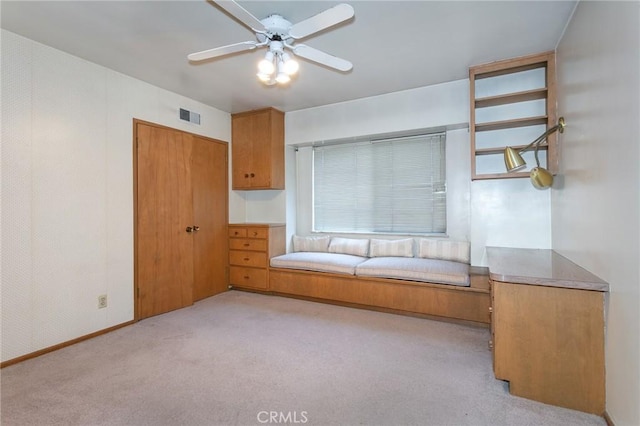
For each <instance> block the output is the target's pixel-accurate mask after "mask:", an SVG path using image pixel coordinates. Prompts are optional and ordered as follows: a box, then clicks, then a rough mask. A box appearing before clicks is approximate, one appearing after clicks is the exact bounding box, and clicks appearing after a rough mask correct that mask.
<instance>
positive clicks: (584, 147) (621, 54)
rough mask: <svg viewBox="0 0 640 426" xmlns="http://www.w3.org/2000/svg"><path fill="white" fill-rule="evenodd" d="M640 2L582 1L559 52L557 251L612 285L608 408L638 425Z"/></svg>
mask: <svg viewBox="0 0 640 426" xmlns="http://www.w3.org/2000/svg"><path fill="white" fill-rule="evenodd" d="M639 28H640V3H639V2H637V1H636V2H580V3H579V4H578V7H577V8H576V11H575V13H574V16H573V18H572V20H571V21H570V23H569V26H568V27H567V30H566V32H565V35H564V37H563V38H562V40H561V42H560V44H559V46H558V51H557V56H558V57H557V59H558V61H557V62H558V107H559V111H560V112H561V113H562V114H563V115H564V116H565V118H566V120H567V128H566V130H565V132H564V134H563V135H562V138H561V144H560V175H559V178H558V181H557V184H556V185H554V189H553V190H552V199H551V206H552V233H553V248H554V249H555V250H557V251H558V252H560V253H561V254H563V255H564V256H566V257H568V258H569V259H571V260H573V261H574V262H576V263H578V264H579V265H581V266H582V267H584V268H586V269H588V270H589V271H591V272H593V273H594V274H596V275H598V276H599V277H601V278H602V279H604V280H606V281H608V282H609V284H610V289H611V293H610V295H609V303H608V307H607V308H608V309H607V340H606V370H607V411H608V413H609V415H610V416H611V418H612V420H613V421H614V423H615V424H616V425H618V426H623V425H638V424H640V406H639V405H638V401H640V315H639V311H640V269H639V268H640V266H639V264H640V262H639V260H640V248H639V243H638V241H639V240H640V172H639V170H640V128H639V126H640V120H639V117H640V59H639V58H640V33H639Z"/></svg>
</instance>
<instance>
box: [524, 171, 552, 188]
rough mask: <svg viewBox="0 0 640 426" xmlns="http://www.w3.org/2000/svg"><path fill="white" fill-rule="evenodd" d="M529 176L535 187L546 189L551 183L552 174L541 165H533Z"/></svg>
mask: <svg viewBox="0 0 640 426" xmlns="http://www.w3.org/2000/svg"><path fill="white" fill-rule="evenodd" d="M529 176H530V177H531V183H532V184H533V186H535V187H536V189H547V188H550V187H551V185H553V175H552V174H551V173H549V171H548V170H547V169H545V168H543V167H534V168H533V169H531V173H530V175H529Z"/></svg>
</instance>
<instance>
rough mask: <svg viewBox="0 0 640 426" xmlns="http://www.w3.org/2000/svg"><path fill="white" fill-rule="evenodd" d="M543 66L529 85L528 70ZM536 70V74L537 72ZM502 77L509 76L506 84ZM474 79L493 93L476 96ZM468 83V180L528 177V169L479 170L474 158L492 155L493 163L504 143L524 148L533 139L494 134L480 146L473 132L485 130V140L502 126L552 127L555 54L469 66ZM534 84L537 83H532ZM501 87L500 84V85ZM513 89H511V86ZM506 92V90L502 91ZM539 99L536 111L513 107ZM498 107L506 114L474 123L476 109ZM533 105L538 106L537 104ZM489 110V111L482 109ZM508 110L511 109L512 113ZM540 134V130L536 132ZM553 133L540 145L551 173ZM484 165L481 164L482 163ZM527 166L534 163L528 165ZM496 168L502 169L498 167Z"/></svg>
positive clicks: (554, 156)
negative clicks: (513, 170)
mask: <svg viewBox="0 0 640 426" xmlns="http://www.w3.org/2000/svg"><path fill="white" fill-rule="evenodd" d="M538 69H543V70H542V71H541V72H540V73H542V74H543V76H544V77H543V78H542V80H543V81H541V82H540V84H539V85H537V86H535V87H530V86H531V84H532V78H531V75H530V74H531V73H527V72H528V71H532V70H538ZM540 73H539V74H538V75H540ZM505 76H509V77H508V78H510V80H509V82H508V84H507V83H505V81H504V78H505ZM485 79H491V80H485ZM477 80H485V81H484V82H482V83H483V84H484V85H485V87H490V88H491V89H492V90H493V93H495V94H492V93H489V94H487V93H483V94H482V96H479V97H476V93H477V85H476V81H477ZM469 82H470V100H471V105H470V115H471V117H470V126H469V130H470V133H471V179H472V180H478V179H511V178H521V177H528V176H529V172H517V173H507V172H506V170H505V171H504V172H502V171H500V172H496V170H495V168H494V169H493V170H482V166H481V167H479V165H478V158H479V157H481V156H487V157H490V156H495V160H491V161H493V163H497V162H499V161H501V158H502V153H503V151H504V148H505V147H506V146H511V147H513V148H516V149H522V148H524V147H525V146H526V145H527V144H528V143H529V142H531V141H532V140H533V138H532V139H531V140H513V141H512V140H506V139H505V138H506V137H509V136H507V135H499V134H495V138H496V141H495V143H486V142H485V144H484V146H482V145H481V146H480V147H478V146H477V143H476V141H477V138H476V134H477V133H478V132H483V133H486V137H485V141H486V139H487V138H491V137H493V136H492V133H491V132H495V131H500V130H506V129H517V128H526V127H530V126H541V125H544V126H546V127H547V128H550V127H553V126H554V125H555V124H556V122H557V114H556V84H555V53H554V52H545V53H540V54H536V55H529V56H523V57H519V58H514V59H507V60H504V61H497V62H491V63H489V64H484V65H478V66H474V67H471V68H469ZM536 83H537V82H536ZM503 85H504V86H505V87H501V86H503ZM514 88H515V89H516V90H515V91H514V90H513V89H514ZM485 92H486V91H485ZM505 92H506V93H505ZM530 101H543V102H544V111H539V112H538V114H534V115H529V114H528V112H529V110H526V112H527V113H525V114H524V115H525V116H524V117H523V116H522V115H523V114H522V112H518V111H517V110H518V109H519V108H521V107H520V106H521V105H523V103H524V102H530ZM509 105H512V106H513V107H514V108H513V111H510V110H509V109H505V108H504V106H507V107H508V106H509ZM500 106H501V107H502V111H501V113H502V114H503V115H504V114H506V117H504V118H503V117H502V116H500V117H499V118H500V120H496V121H484V122H476V112H477V110H481V109H483V108H492V107H500ZM537 107H539V108H542V107H541V106H540V104H538V105H537ZM485 111H490V110H485ZM511 112H513V114H512V115H510V114H511ZM540 133H542V132H540ZM556 145H557V135H556V134H553V135H551V136H549V137H548V138H547V140H546V141H545V142H544V143H542V144H541V145H540V150H541V151H542V152H544V155H545V157H546V168H548V169H549V171H551V173H554V174H555V173H556V172H557V146H556ZM483 164H484V163H483ZM529 166H532V167H533V166H534V165H532V164H529ZM500 169H502V168H501V167H500Z"/></svg>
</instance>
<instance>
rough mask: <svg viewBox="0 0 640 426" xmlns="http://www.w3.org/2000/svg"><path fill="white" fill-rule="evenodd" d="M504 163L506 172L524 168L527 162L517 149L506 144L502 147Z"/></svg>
mask: <svg viewBox="0 0 640 426" xmlns="http://www.w3.org/2000/svg"><path fill="white" fill-rule="evenodd" d="M504 164H505V166H506V167H507V171H508V172H515V171H516V170H520V169H522V168H524V167H525V165H526V164H527V163H525V161H524V159H523V158H522V156H521V155H520V154H519V153H518V151H516V150H515V149H513V148H511V147H510V146H508V147H506V148H505V149H504Z"/></svg>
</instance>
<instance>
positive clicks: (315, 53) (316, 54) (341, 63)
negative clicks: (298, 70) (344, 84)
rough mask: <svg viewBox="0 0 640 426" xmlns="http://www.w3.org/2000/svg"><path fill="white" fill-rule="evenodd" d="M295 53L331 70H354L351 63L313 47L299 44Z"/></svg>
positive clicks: (294, 48)
mask: <svg viewBox="0 0 640 426" xmlns="http://www.w3.org/2000/svg"><path fill="white" fill-rule="evenodd" d="M293 53H294V54H296V55H298V56H300V57H302V58H306V59H308V60H310V61H313V62H317V63H319V64H321V65H326V66H328V67H331V68H335V69H337V70H339V71H349V70H351V68H353V65H352V64H351V62H349V61H347V60H345V59H341V58H338V57H337V56H333V55H329V54H328V53H324V52H323V51H321V50H318V49H314V48H313V47H309V46H306V45H304V44H298V45H297V46H294V47H293Z"/></svg>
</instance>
